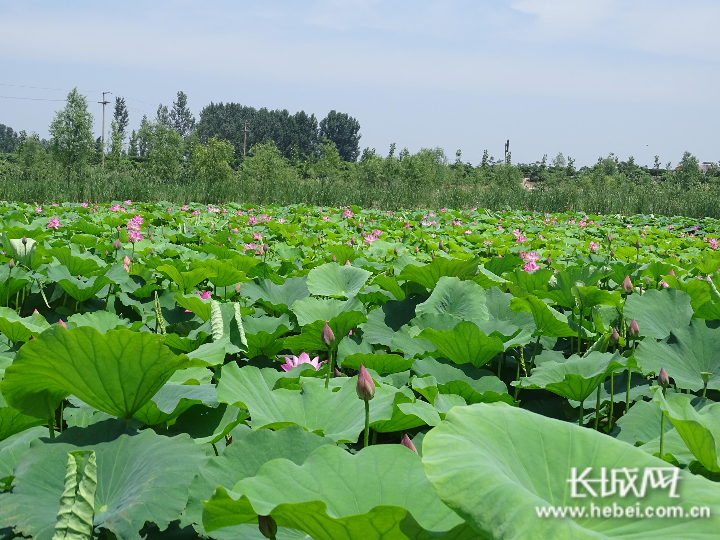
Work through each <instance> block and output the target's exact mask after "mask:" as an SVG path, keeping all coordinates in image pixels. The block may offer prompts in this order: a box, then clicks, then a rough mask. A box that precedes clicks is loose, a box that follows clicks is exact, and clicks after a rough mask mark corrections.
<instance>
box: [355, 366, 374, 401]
mask: <svg viewBox="0 0 720 540" xmlns="http://www.w3.org/2000/svg"><path fill="white" fill-rule="evenodd" d="M356 391H357V395H358V397H359V398H360V399H362V400H363V401H370V400H371V399H372V398H374V397H375V383H374V382H373V380H372V377H371V376H370V374H369V373H368V370H367V369H365V366H364V365H362V364H360V373H358V380H357V387H356Z"/></svg>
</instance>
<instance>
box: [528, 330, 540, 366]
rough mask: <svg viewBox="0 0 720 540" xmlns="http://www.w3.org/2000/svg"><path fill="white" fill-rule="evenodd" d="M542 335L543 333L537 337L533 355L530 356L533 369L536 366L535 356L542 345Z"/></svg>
mask: <svg viewBox="0 0 720 540" xmlns="http://www.w3.org/2000/svg"><path fill="white" fill-rule="evenodd" d="M541 337H542V334H538V337H537V339H536V340H535V347H534V348H533V353H532V357H531V358H530V369H533V368H534V367H535V357H536V356H537V353H538V348H539V347H540V338H541Z"/></svg>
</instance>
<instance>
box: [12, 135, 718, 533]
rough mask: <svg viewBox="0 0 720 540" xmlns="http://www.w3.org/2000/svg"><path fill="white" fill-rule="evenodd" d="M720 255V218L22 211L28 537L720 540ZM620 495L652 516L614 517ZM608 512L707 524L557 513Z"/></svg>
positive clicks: (18, 249)
mask: <svg viewBox="0 0 720 540" xmlns="http://www.w3.org/2000/svg"><path fill="white" fill-rule="evenodd" d="M179 136H180V135H178V137H179ZM198 148H199V146H196V147H195V148H194V150H193V154H192V156H193V160H195V155H196V154H195V152H198V151H200V152H210V153H211V154H213V155H215V154H219V155H220V157H221V159H220V160H219V161H224V160H226V159H227V158H228V155H229V153H230V148H229V145H228V144H227V143H225V142H221V141H217V140H212V141H211V142H210V144H209V145H208V146H207V148H205V146H204V145H203V146H202V148H204V149H203V150H198ZM331 148H334V147H329V148H328V150H327V155H326V157H325V158H323V159H326V160H327V161H328V162H333V161H335V160H336V159H338V156H337V154H336V153H332V152H331V151H330V150H331ZM256 149H257V151H258V152H266V153H268V155H269V156H271V157H272V159H279V158H282V156H281V155H280V154H279V151H278V150H277V148H275V147H274V146H272V145H269V144H268V145H258V146H256ZM278 156H279V157H278ZM197 159H201V160H205V159H209V158H208V156H207V155H201V156H200V157H198V158H197ZM408 159H410V158H408ZM209 160H210V161H211V162H213V161H215V160H212V159H209ZM318 163H322V159H321V160H320V161H319V162H318ZM321 166H322V165H321ZM225 173H227V171H225ZM218 174H223V171H218ZM322 174H323V175H329V174H330V173H329V172H328V170H323V172H322ZM328 181H329V180H328ZM719 237H720V221H718V220H715V219H710V218H704V219H692V218H668V217H653V218H651V217H648V216H631V217H619V216H595V215H584V214H572V213H568V214H541V213H537V212H523V211H514V212H505V211H501V212H492V211H489V210H487V209H482V208H470V209H447V208H441V209H437V210H422V211H421V210H406V211H384V210H380V209H361V208H359V207H357V206H352V207H345V208H328V207H311V206H300V205H291V206H255V205H251V204H245V205H238V204H227V205H199V204H191V205H182V206H181V205H178V204H173V203H169V202H163V203H161V204H148V203H134V202H133V201H121V202H113V203H111V204H103V205H95V204H88V203H81V204H76V203H62V204H56V205H27V204H24V203H9V204H8V203H6V204H1V205H0V243H2V251H1V252H0V538H3V539H11V538H19V537H21V536H22V537H31V538H34V539H36V540H51V539H53V538H77V539H83V540H91V539H97V540H113V539H118V540H120V539H121V540H137V539H138V538H151V539H152V538H187V539H190V540H201V539H208V538H212V539H217V540H223V539H229V538H252V539H258V540H260V539H262V538H274V539H276V540H278V539H288V540H289V539H292V538H298V539H300V538H313V539H318V540H337V539H338V538H345V539H348V540H368V539H370V540H372V539H375V540H395V539H398V540H410V539H414V540H418V539H427V538H446V539H467V540H471V539H472V540H477V539H480V540H494V539H501V538H502V539H508V538H510V539H530V540H534V539H536V538H537V539H539V540H540V539H542V540H545V539H548V538H553V539H559V540H566V539H567V540H576V539H582V540H585V539H587V540H591V539H595V538H599V537H602V538H605V539H608V540H621V539H631V538H633V539H635V538H640V539H651V538H652V539H660V540H676V539H678V538H696V539H701V540H705V539H707V540H710V539H711V538H715V537H716V536H717V525H716V523H715V518H714V517H713V518H711V519H707V518H704V519H694V518H693V517H692V516H690V515H689V512H690V511H692V509H700V510H701V511H703V512H705V511H709V512H710V513H711V514H712V515H713V516H715V515H716V514H717V512H719V511H720V487H718V484H717V482H718V473H719V472H720V443H719V442H718V441H720V405H719V404H718V402H719V401H720V358H719V357H718V355H717V350H718V346H719V344H720V329H719V328H718V321H720V294H719V293H718V286H720V270H719V269H720V250H719V249H718V248H719V242H720V240H719ZM588 467H590V468H591V470H590V472H589V473H588V474H587V475H586V476H585V478H586V479H587V480H592V482H591V483H588V484H583V483H582V482H580V483H578V484H574V485H572V486H571V485H570V484H569V483H568V480H570V479H571V478H573V476H574V473H573V471H576V473H577V474H578V475H579V474H585V473H583V471H586V469H587V468H588ZM622 468H627V469H629V470H630V471H635V472H637V473H638V479H639V480H638V481H637V482H636V483H635V484H634V488H635V489H634V490H633V489H631V490H630V491H629V492H628V493H624V492H621V490H619V489H611V490H606V491H608V492H607V493H605V492H602V494H600V486H599V484H598V483H597V482H599V481H600V478H601V475H602V474H607V475H610V474H615V471H620V473H621V474H620V476H619V477H618V478H616V479H614V480H613V484H612V486H610V487H616V488H617V487H619V486H620V484H619V482H621V481H624V480H627V478H626V477H625V476H623V475H622ZM627 469H626V470H627ZM660 470H662V471H663V472H664V474H665V476H664V477H663V478H665V479H666V480H667V479H668V478H672V477H673V475H674V474H675V473H677V474H679V475H680V480H679V481H678V482H677V483H672V482H669V483H668V482H659V481H658V480H659V477H658V476H657V471H660ZM648 471H649V472H650V473H652V474H655V476H653V477H652V478H653V479H654V480H653V482H652V483H648V482H646V480H647V478H648V477H647V474H648ZM575 477H576V476H575ZM613 478H615V477H613ZM641 484H642V485H641ZM587 486H590V488H592V487H593V486H595V488H596V489H597V492H595V495H593V493H591V492H590V491H588V488H587ZM643 486H644V487H643ZM673 486H674V487H673ZM604 487H607V486H604ZM675 490H676V492H675ZM573 491H577V492H579V493H581V494H582V495H583V496H582V497H573V496H572V495H571V493H572V492H573ZM675 495H679V497H676V496H675ZM593 505H595V506H599V507H602V508H605V507H607V508H622V509H625V508H629V509H632V510H635V509H637V510H638V511H639V510H642V511H645V509H647V508H649V507H652V508H653V509H664V508H667V507H672V508H673V509H677V508H680V509H681V510H682V512H683V513H684V514H683V515H678V514H673V517H672V518H671V519H668V518H665V519H663V518H661V517H641V516H639V515H638V514H635V515H634V516H632V517H623V518H622V519H620V518H618V519H606V518H600V517H588V516H585V517H581V516H578V515H576V516H572V517H571V516H568V517H565V518H563V519H560V518H553V517H545V518H541V517H539V514H538V512H539V511H540V510H542V511H548V512H549V511H551V510H554V509H557V508H560V509H561V510H562V509H563V508H564V507H565V506H569V507H573V508H577V509H579V510H582V511H585V512H590V508H591V507H592V506H593ZM686 512H687V513H686Z"/></svg>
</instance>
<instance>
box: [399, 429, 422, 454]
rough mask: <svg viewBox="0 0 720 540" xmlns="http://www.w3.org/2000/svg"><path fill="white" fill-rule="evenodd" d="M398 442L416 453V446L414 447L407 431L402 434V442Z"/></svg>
mask: <svg viewBox="0 0 720 540" xmlns="http://www.w3.org/2000/svg"><path fill="white" fill-rule="evenodd" d="M400 444H402V445H403V446H404V447H405V448H409V449H410V450H412V451H413V452H415V453H416V454H417V453H418V451H417V448H415V445H414V444H413V442H412V441H411V440H410V437H408V436H407V433H406V434H405V435H403V438H402V442H401V443H400Z"/></svg>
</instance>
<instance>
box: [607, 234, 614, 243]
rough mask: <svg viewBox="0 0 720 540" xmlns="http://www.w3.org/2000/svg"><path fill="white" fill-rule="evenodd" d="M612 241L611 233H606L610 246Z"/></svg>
mask: <svg viewBox="0 0 720 540" xmlns="http://www.w3.org/2000/svg"><path fill="white" fill-rule="evenodd" d="M612 241H613V235H612V233H611V232H609V233H608V242H610V243H611V244H612Z"/></svg>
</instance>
